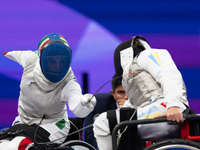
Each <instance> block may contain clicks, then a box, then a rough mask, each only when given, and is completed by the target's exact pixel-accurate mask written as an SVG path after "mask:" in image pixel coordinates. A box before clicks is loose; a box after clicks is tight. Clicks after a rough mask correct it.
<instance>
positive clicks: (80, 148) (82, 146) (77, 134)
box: [0, 117, 96, 150]
mask: <svg viewBox="0 0 200 150" xmlns="http://www.w3.org/2000/svg"><path fill="white" fill-rule="evenodd" d="M69 121H70V131H69V134H68V136H67V138H66V139H65V141H64V142H63V143H62V144H52V143H50V142H46V144H42V145H43V146H42V147H39V149H38V148H36V149H37V150H96V149H95V148H94V147H93V146H92V145H90V144H89V143H86V142H85V141H83V140H82V128H83V121H84V118H77V117H69ZM8 129H9V128H3V129H1V130H0V135H1V134H2V135H3V134H4V132H5V131H6V130H8ZM16 132H18V131H16ZM11 134H15V133H11ZM44 143H45V142H44Z"/></svg>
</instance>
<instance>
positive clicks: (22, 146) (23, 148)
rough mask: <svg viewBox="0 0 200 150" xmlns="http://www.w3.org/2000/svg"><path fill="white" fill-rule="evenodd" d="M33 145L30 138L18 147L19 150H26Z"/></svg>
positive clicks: (25, 139)
mask: <svg viewBox="0 0 200 150" xmlns="http://www.w3.org/2000/svg"><path fill="white" fill-rule="evenodd" d="M31 143H33V142H32V141H31V140H30V139H28V138H24V139H23V140H22V141H21V142H20V143H19V147H18V150H25V149H26V147H27V146H28V145H29V144H31Z"/></svg>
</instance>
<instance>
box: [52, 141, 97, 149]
mask: <svg viewBox="0 0 200 150" xmlns="http://www.w3.org/2000/svg"><path fill="white" fill-rule="evenodd" d="M55 150H96V149H95V148H94V147H93V146H92V145H90V144H89V143H86V142H84V141H80V140H72V141H68V142H65V143H63V144H62V145H60V146H59V147H57V148H55Z"/></svg>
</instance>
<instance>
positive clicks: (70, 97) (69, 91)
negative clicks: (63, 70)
mask: <svg viewBox="0 0 200 150" xmlns="http://www.w3.org/2000/svg"><path fill="white" fill-rule="evenodd" d="M81 93H82V91H81V87H80V85H79V84H78V83H77V82H76V81H74V80H72V81H70V82H68V83H67V85H66V86H65V87H64V89H63V91H62V93H61V101H62V102H67V103H68V106H69V109H70V110H71V111H72V112H73V113H74V115H76V116H77V117H80V118H83V117H86V116H87V115H88V114H89V113H90V112H91V111H92V110H93V109H94V106H95V105H96V98H95V97H93V98H92V100H91V101H89V100H90V99H91V95H90V96H88V94H87V95H82V94H81Z"/></svg>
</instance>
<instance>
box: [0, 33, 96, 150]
mask: <svg viewBox="0 0 200 150" xmlns="http://www.w3.org/2000/svg"><path fill="white" fill-rule="evenodd" d="M4 56H5V57H7V58H9V59H12V60H14V61H16V62H18V63H19V64H20V65H21V66H22V67H23V69H24V70H23V75H22V78H21V83H20V96H19V100H18V101H19V102H18V116H17V117H16V118H15V120H14V122H13V126H12V127H11V128H10V129H8V131H7V132H5V133H4V135H3V136H6V139H9V140H2V141H0V149H4V150H16V149H18V150H24V149H26V150H40V149H45V148H44V147H43V146H45V145H44V144H40V143H44V142H50V141H52V142H53V143H58V144H61V143H62V142H64V140H65V138H63V137H66V136H67V135H68V133H69V130H70V123H69V119H68V114H67V107H66V103H67V104H68V106H69V109H70V110H71V111H72V112H73V113H74V114H75V115H76V116H77V117H81V118H84V117H86V116H87V115H88V114H89V113H90V112H91V111H92V110H93V108H94V106H95V104H96V99H95V96H93V95H92V94H85V95H82V90H81V87H80V85H79V84H78V82H77V80H76V77H75V75H74V73H73V71H72V68H71V59H72V51H71V48H70V47H69V45H68V43H67V41H66V39H65V38H64V37H63V36H62V35H60V34H57V33H51V34H48V35H46V36H45V37H43V38H42V40H41V41H40V42H39V47H38V52H37V53H36V52H34V51H31V50H27V51H10V52H5V53H4ZM18 131H20V132H18ZM10 133H13V134H12V135H11V136H10V137H9V135H10ZM0 139H1V137H0Z"/></svg>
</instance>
